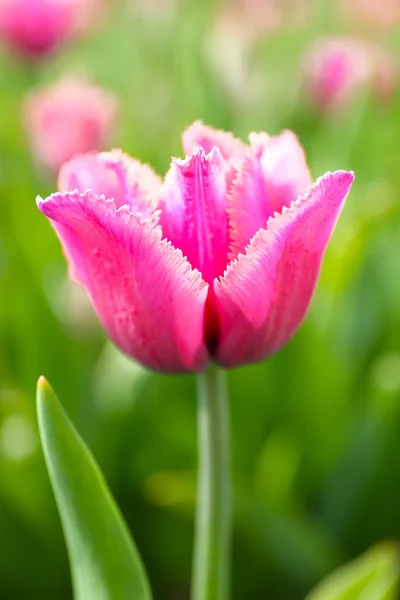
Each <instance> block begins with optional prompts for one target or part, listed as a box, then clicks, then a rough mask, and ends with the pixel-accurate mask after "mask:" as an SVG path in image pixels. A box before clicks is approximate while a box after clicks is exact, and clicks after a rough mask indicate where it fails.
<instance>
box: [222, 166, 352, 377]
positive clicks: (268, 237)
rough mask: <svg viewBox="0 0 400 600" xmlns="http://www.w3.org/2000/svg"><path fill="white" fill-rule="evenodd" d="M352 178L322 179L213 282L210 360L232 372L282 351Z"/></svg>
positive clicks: (340, 174) (299, 315)
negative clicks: (214, 344) (215, 316)
mask: <svg viewBox="0 0 400 600" xmlns="http://www.w3.org/2000/svg"><path fill="white" fill-rule="evenodd" d="M353 179H354V175H353V173H349V172H347V171H336V172H335V173H327V174H326V175H324V176H323V177H321V178H320V179H319V180H318V181H317V182H316V183H315V184H314V185H313V186H311V187H310V188H309V190H308V192H307V193H306V194H305V196H303V197H300V198H299V199H297V200H296V201H295V202H293V203H292V205H291V206H290V207H289V208H288V209H283V211H282V213H281V214H275V216H274V217H273V218H271V219H270V220H269V221H268V223H267V228H266V229H260V230H259V231H258V232H257V233H256V234H255V236H254V237H253V239H252V240H251V242H250V244H249V245H248V246H247V248H246V250H245V254H239V256H238V258H237V260H235V261H233V262H232V263H231V264H230V265H229V266H228V268H227V270H226V271H225V274H224V276H223V277H222V278H221V279H220V280H216V281H215V283H214V290H215V295H216V301H217V307H218V311H219V317H220V327H221V332H220V342H219V345H218V349H217V353H216V357H215V359H216V360H217V362H218V363H220V364H221V365H224V366H227V367H234V366H237V365H240V364H244V363H250V362H255V361H259V360H262V359H264V358H266V357H267V356H269V355H270V354H272V353H273V352H275V351H276V350H278V349H279V348H280V347H281V346H283V345H284V344H285V343H286V342H287V341H288V340H289V339H290V338H291V336H292V335H293V334H294V332H295V331H296V329H297V328H298V326H299V325H300V323H301V321H302V320H303V318H304V316H305V313H306V311H307V308H308V305H309V303H310V300H311V297H312V294H313V291H314V288H315V285H316V282H317V279H318V275H319V271H320V266H321V262H322V258H323V255H324V251H325V248H326V245H327V243H328V240H329V238H330V236H331V233H332V231H333V229H334V226H335V224H336V221H337V219H338V216H339V214H340V211H341V209H342V207H343V204H344V201H345V199H346V196H347V194H348V192H349V190H350V187H351V184H352V182H353Z"/></svg>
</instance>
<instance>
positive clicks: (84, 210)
mask: <svg viewBox="0 0 400 600" xmlns="http://www.w3.org/2000/svg"><path fill="white" fill-rule="evenodd" d="M183 145H184V149H185V152H186V153H187V154H188V156H187V158H185V159H184V160H179V159H173V161H172V166H171V169H170V170H169V172H168V173H167V175H166V177H165V180H164V182H162V181H161V180H160V179H159V178H158V177H157V175H155V173H154V172H153V171H152V170H151V169H150V167H148V166H144V165H141V164H140V163H139V162H137V161H135V160H133V159H131V158H129V157H127V156H125V155H123V154H121V153H120V152H119V151H113V152H110V153H103V154H99V155H94V154H89V155H86V156H78V157H76V158H74V159H73V160H71V161H70V162H69V163H67V164H66V165H64V167H63V168H62V169H61V173H60V179H59V187H60V192H59V193H56V194H53V195H52V196H50V197H49V198H47V199H46V200H42V199H41V198H39V199H38V206H39V208H40V210H41V211H42V212H43V213H44V214H45V215H46V216H47V217H49V219H50V220H51V223H52V225H53V227H54V228H55V230H56V233H57V234H58V236H59V238H60V240H61V243H62V245H63V248H64V251H65V253H66V256H67V258H68V261H69V265H70V273H71V275H72V277H73V278H74V279H75V280H77V281H79V282H80V283H81V284H82V285H83V286H84V287H86V289H87V291H88V292H89V295H90V297H91V299H92V302H93V304H94V306H95V308H96V311H97V313H98V315H99V317H100V319H101V321H102V323H103V325H104V327H105V328H106V330H107V332H108V334H109V335H110V337H111V338H112V339H113V340H114V342H115V343H116V345H117V346H119V347H120V348H122V350H124V351H125V352H126V353H127V354H129V355H130V356H132V357H133V358H135V359H137V360H138V361H140V362H141V363H143V364H144V365H146V366H147V367H150V368H152V369H156V370H161V371H170V372H179V371H201V370H203V369H205V368H206V366H207V364H208V363H209V361H210V360H214V361H216V362H217V363H219V364H221V365H223V366H226V367H234V366H237V365H241V364H244V363H249V362H253V361H260V360H263V359H264V358H266V357H267V356H269V355H270V354H272V353H273V352H275V351H276V350H278V349H279V348H280V347H282V346H283V345H284V344H285V343H286V342H287V341H288V340H289V339H290V338H291V336H292V335H293V334H294V332H295V331H296V329H297V328H298V326H299V325H300V323H301V321H302V320H303V318H304V316H305V313H306V310H307V307H308V305H309V302H310V299H311V297H312V294H313V291H314V288H315V284H316V281H317V278H318V274H319V271H320V266H321V261H322V258H323V254H324V250H325V247H326V245H327V242H328V240H329V238H330V235H331V233H332V230H333V229H334V227H335V223H336V221H337V218H338V216H339V213H340V211H341V209H342V207H343V204H344V201H345V198H346V196H347V194H348V192H349V189H350V187H351V184H352V181H353V174H352V173H349V172H346V171H336V172H335V173H327V174H325V175H324V176H323V177H321V178H320V179H318V180H317V182H316V183H314V184H311V177H310V174H309V171H308V168H307V165H306V160H305V156H304V152H303V150H302V148H301V146H300V145H299V142H298V140H297V138H296V137H295V135H294V134H293V133H291V132H289V131H286V132H284V133H282V134H281V135H279V136H277V137H268V136H267V134H263V133H262V134H251V136H250V146H245V145H244V144H243V143H242V142H241V141H239V140H237V139H235V138H234V137H233V136H232V135H231V134H229V133H224V132H221V131H215V130H213V129H212V128H210V127H205V126H203V125H202V124H201V123H195V124H194V125H192V126H191V127H190V128H189V129H188V130H187V131H186V132H185V134H184V136H183Z"/></svg>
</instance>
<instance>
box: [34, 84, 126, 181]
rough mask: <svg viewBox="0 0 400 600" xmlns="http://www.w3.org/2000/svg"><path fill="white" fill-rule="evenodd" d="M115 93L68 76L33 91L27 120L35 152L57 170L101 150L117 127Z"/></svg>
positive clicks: (51, 167) (47, 165) (44, 163)
mask: <svg viewBox="0 0 400 600" xmlns="http://www.w3.org/2000/svg"><path fill="white" fill-rule="evenodd" d="M116 112H117V100H116V98H115V96H114V95H113V94H112V93H111V92H109V91H106V90H104V89H102V88H100V87H97V86H95V85H93V84H92V83H91V82H90V81H89V80H88V79H86V78H83V77H72V76H64V77H62V78H61V79H60V80H59V81H58V82H56V83H54V84H52V85H51V86H49V87H47V88H42V89H38V90H33V91H31V92H30V93H29V95H28V97H27V98H26V100H25V103H24V106H23V121H24V125H25V129H26V131H27V133H28V135H29V139H30V145H31V148H32V153H33V155H34V156H35V157H36V158H37V160H38V161H39V162H40V163H41V164H43V165H44V166H45V167H46V168H48V169H50V170H52V171H57V170H58V169H59V168H60V166H61V165H62V164H63V163H65V162H66V161H68V160H69V159H70V158H72V157H73V156H74V155H75V154H78V153H83V152H90V151H98V150H101V148H102V147H103V146H105V145H106V144H107V143H108V141H109V138H110V137H111V135H112V133H113V130H114V128H115V121H116Z"/></svg>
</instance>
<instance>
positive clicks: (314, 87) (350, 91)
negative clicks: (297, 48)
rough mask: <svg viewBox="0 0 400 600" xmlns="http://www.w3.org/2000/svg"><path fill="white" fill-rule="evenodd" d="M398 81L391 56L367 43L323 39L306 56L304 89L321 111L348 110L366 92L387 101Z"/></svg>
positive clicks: (376, 46) (380, 48) (378, 47)
mask: <svg viewBox="0 0 400 600" xmlns="http://www.w3.org/2000/svg"><path fill="white" fill-rule="evenodd" d="M396 82H397V68H396V66H395V64H394V61H393V59H392V57H391V55H390V54H389V53H388V52H386V51H385V50H384V49H383V48H382V47H381V46H379V45H378V44H374V43H370V42H367V41H364V40H358V39H356V38H324V39H320V40H318V41H317V42H316V43H315V44H314V45H313V46H312V47H311V49H310V50H309V51H308V52H307V53H306V54H305V55H304V57H303V87H304V88H305V89H306V92H307V95H308V96H309V97H310V99H311V101H312V102H313V104H314V105H315V107H316V108H317V110H319V111H331V110H336V109H339V108H344V107H345V106H347V105H348V104H349V103H350V102H351V100H352V99H353V98H354V97H355V96H356V95H357V93H358V92H359V91H360V90H363V89H364V90H365V89H371V90H373V91H374V92H375V93H376V95H377V96H379V97H380V98H387V97H389V96H390V95H391V94H392V92H393V90H394V87H395V85H396Z"/></svg>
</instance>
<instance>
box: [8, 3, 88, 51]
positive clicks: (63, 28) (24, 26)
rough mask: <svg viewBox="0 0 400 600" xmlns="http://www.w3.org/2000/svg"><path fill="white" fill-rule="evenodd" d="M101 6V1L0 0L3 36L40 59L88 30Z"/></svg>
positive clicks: (17, 47) (21, 49)
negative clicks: (78, 33) (83, 30)
mask: <svg viewBox="0 0 400 600" xmlns="http://www.w3.org/2000/svg"><path fill="white" fill-rule="evenodd" d="M99 6H100V3H99V0H0V35H1V36H2V37H4V38H5V39H6V40H7V41H8V42H9V43H10V44H11V45H12V46H13V47H14V48H16V49H17V50H19V51H20V52H21V53H23V54H26V55H28V56H32V57H37V56H40V55H42V54H46V53H47V52H49V51H51V50H53V49H54V48H55V47H57V46H58V45H60V44H61V43H62V42H64V41H65V40H67V39H68V38H70V37H71V36H72V35H74V34H75V33H77V31H79V30H80V29H82V28H85V27H86V26H87V25H88V24H89V22H90V21H91V20H92V19H93V17H94V15H95V12H97V11H98V9H99Z"/></svg>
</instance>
